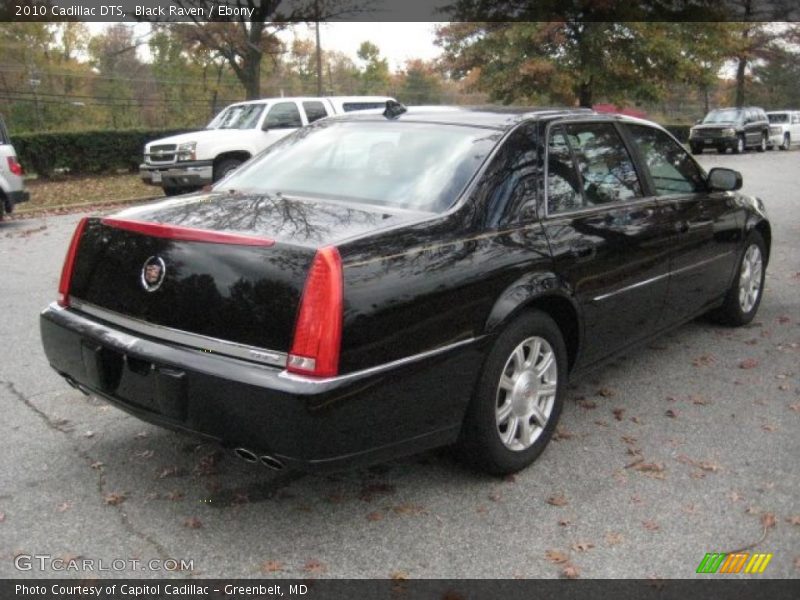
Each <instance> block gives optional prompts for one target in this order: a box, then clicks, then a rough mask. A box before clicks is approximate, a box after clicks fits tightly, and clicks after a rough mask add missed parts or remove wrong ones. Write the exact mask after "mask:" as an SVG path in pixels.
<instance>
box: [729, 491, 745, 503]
mask: <svg viewBox="0 0 800 600" xmlns="http://www.w3.org/2000/svg"><path fill="white" fill-rule="evenodd" d="M728 498H730V499H731V502H738V501H739V500H741V499H742V496H741V494H739V492H731V493H730V494H728Z"/></svg>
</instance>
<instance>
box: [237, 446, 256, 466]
mask: <svg viewBox="0 0 800 600" xmlns="http://www.w3.org/2000/svg"><path fill="white" fill-rule="evenodd" d="M234 452H235V453H236V456H238V457H239V458H241V459H242V460H243V461H245V462H249V463H255V462H258V456H256V453H255V452H251V451H250V450H248V449H247V448H236V449H235V450H234Z"/></svg>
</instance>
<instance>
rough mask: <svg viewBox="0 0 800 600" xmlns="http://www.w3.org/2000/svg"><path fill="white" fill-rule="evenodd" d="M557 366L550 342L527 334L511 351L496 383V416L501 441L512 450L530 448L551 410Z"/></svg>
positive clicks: (544, 425)
mask: <svg viewBox="0 0 800 600" xmlns="http://www.w3.org/2000/svg"><path fill="white" fill-rule="evenodd" d="M557 384H558V366H557V364H556V356H555V352H553V348H552V346H550V344H549V343H548V342H547V340H545V339H544V338H540V337H530V338H528V339H526V340H524V341H523V342H521V343H520V344H519V345H518V346H517V347H516V348H515V349H514V351H513V352H512V353H511V356H509V358H508V360H507V361H506V365H505V367H504V369H503V374H502V375H501V377H500V382H499V384H498V386H497V396H496V404H495V417H496V426H497V433H498V435H499V436H500V440H501V441H502V442H503V444H504V445H505V446H506V447H507V448H509V449H510V450H514V451H521V450H525V449H527V448H530V447H531V446H532V445H533V444H534V442H536V440H537V439H538V438H539V436H540V435H541V434H542V432H543V431H544V428H545V427H546V426H547V423H548V421H549V419H550V415H551V414H552V412H553V407H554V405H555V398H556V390H557Z"/></svg>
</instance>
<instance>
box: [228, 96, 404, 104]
mask: <svg viewBox="0 0 800 600" xmlns="http://www.w3.org/2000/svg"><path fill="white" fill-rule="evenodd" d="M320 100H331V101H336V102H386V101H387V100H392V98H391V97H390V96H278V97H274V98H258V99H256V100H243V101H242V102H232V103H231V104H228V105H227V106H242V105H245V104H264V103H266V102H313V101H317V102H319V101H320Z"/></svg>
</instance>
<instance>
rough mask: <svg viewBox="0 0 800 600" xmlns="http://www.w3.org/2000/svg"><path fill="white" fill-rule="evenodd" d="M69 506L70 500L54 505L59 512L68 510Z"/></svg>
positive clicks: (70, 505) (70, 504) (70, 506)
mask: <svg viewBox="0 0 800 600" xmlns="http://www.w3.org/2000/svg"><path fill="white" fill-rule="evenodd" d="M70 508H72V502H62V503H61V504H59V505H58V506H56V510H57V511H58V512H60V513H63V512H66V511H68V510H69V509H70Z"/></svg>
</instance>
